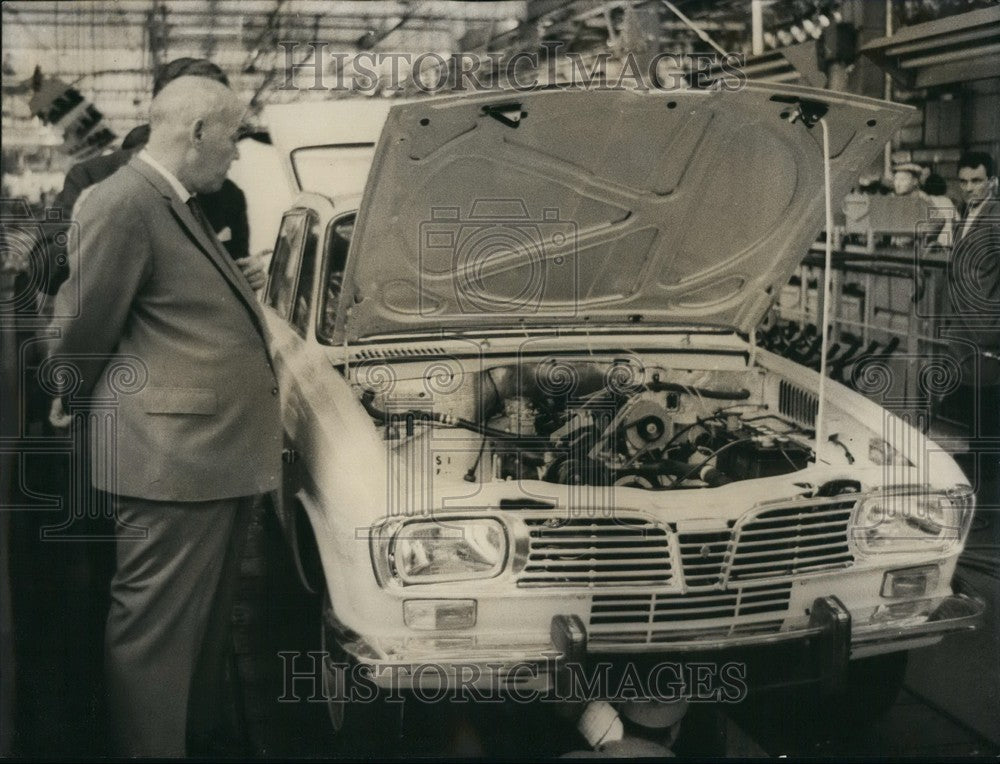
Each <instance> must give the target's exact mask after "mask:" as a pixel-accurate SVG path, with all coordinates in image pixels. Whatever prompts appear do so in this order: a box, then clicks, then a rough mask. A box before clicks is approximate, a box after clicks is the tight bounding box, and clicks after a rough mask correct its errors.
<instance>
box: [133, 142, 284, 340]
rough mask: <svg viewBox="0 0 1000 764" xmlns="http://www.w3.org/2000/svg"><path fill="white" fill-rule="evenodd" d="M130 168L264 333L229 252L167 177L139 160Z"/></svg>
mask: <svg viewBox="0 0 1000 764" xmlns="http://www.w3.org/2000/svg"><path fill="white" fill-rule="evenodd" d="M129 167H131V168H132V169H134V170H135V171H136V172H138V173H139V174H140V175H142V176H143V177H144V178H145V179H146V180H148V181H149V182H150V183H152V184H153V186H155V187H156V189H157V190H158V191H159V192H160V193H161V194H162V195H163V196H164V197H165V198H166V200H167V202H168V203H169V204H170V210H171V212H172V213H173V215H174V217H175V218H176V219H177V222H178V223H180V225H181V228H182V229H184V232H185V233H186V234H187V236H188V238H190V239H191V241H193V242H194V243H195V244H196V245H197V246H198V248H199V249H200V250H201V251H202V252H204V253H205V255H206V256H207V257H208V259H209V260H211V261H212V264H213V265H214V266H215V267H216V268H217V269H218V270H219V273H221V274H222V276H223V278H225V279H226V281H228V282H229V285H230V286H231V287H232V288H233V290H234V291H235V292H236V294H237V295H238V296H239V297H240V298H241V299H242V300H243V302H244V303H245V304H246V307H247V309H248V310H249V311H250V313H251V315H252V316H253V319H254V322H255V323H256V324H257V329H258V331H260V332H261V334H263V333H264V331H263V325H264V320H263V314H262V313H261V310H260V303H258V302H257V297H256V295H255V294H254V293H253V290H252V289H250V284H249V283H248V282H247V280H246V277H245V276H244V275H243V273H242V272H241V271H240V269H239V268H238V267H237V266H236V265H235V264H234V263H233V260H232V258H231V257H230V256H229V253H228V252H226V250H225V249H224V248H223V247H222V245H221V244H219V242H218V240H216V238H215V237H214V236H210V235H209V233H208V231H206V230H205V227H204V226H203V225H202V224H201V223H200V222H199V221H198V219H197V218H195V216H194V213H193V212H192V211H191V208H190V207H188V206H187V204H185V203H184V202H182V201H181V200H180V199H178V198H177V194H175V193H174V190H173V189H172V188H171V187H170V184H169V183H167V180H166V178H164V177H162V176H161V175H160V173H158V172H157V171H156V170H154V169H153V168H152V167H150V166H149V165H148V164H146V163H145V162H143V161H142V160H141V159H138V158H134V159H132V161H131V162H129Z"/></svg>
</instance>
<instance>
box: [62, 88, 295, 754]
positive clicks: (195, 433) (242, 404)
mask: <svg viewBox="0 0 1000 764" xmlns="http://www.w3.org/2000/svg"><path fill="white" fill-rule="evenodd" d="M242 114H243V107H242V105H241V104H240V103H239V102H238V99H237V98H236V96H235V95H234V94H233V92H232V91H230V90H229V89H228V88H227V87H226V86H225V85H223V84H221V83H219V82H215V81H213V80H210V79H206V78H204V77H189V76H182V77H180V78H177V79H175V80H174V81H172V82H170V83H169V84H168V85H166V86H165V87H164V88H163V90H162V91H161V92H160V93H159V94H158V95H157V97H156V98H155V99H154V100H153V105H152V108H151V110H150V138H149V143H148V144H147V146H146V148H145V150H143V151H141V152H139V153H138V154H137V155H136V156H134V157H132V158H131V159H130V160H129V162H128V164H127V165H126V166H124V167H123V168H121V169H120V170H119V171H117V172H115V173H114V174H113V175H111V176H110V177H109V178H107V179H106V180H104V181H102V182H101V183H99V184H98V185H96V186H95V187H94V189H93V191H92V192H91V193H90V194H88V195H87V196H86V198H84V199H83V200H81V202H80V203H79V205H78V216H77V223H78V225H77V226H76V227H75V229H74V230H76V231H79V237H80V240H79V253H80V265H79V267H78V268H74V269H72V270H71V273H70V276H69V279H68V280H67V282H66V283H65V284H64V286H63V287H62V289H61V290H60V291H59V294H58V296H57V301H56V302H57V305H56V307H57V312H56V315H57V316H59V315H63V316H66V315H73V314H74V312H75V313H76V316H75V318H72V319H70V320H68V321H65V322H57V323H56V324H55V327H56V328H57V329H58V331H59V334H58V339H57V340H56V341H55V346H54V348H53V352H52V355H53V360H57V359H58V358H60V357H61V358H63V359H66V360H67V361H71V362H72V363H73V364H74V367H75V370H76V380H75V381H76V385H75V388H76V389H75V390H73V391H72V394H73V396H74V398H75V399H77V400H80V401H81V402H82V401H86V400H88V399H89V400H90V401H92V402H107V401H113V402H114V416H113V417H109V418H106V419H103V420H102V426H101V427H95V428H93V437H92V438H91V449H92V464H93V480H94V485H95V487H97V488H98V489H99V490H102V491H105V492H107V493H108V494H109V495H111V496H112V499H113V502H114V504H115V507H116V519H117V521H118V522H119V528H118V531H119V538H118V542H117V568H116V571H115V575H114V579H113V581H112V585H111V594H112V604H111V612H110V614H109V617H108V623H107V631H106V636H105V661H106V677H107V692H108V700H109V714H110V717H111V726H112V734H113V737H114V739H115V742H116V748H115V753H117V754H120V755H131V756H135V755H140V756H183V755H185V754H186V753H188V752H189V751H190V749H189V747H188V740H189V733H190V732H191V731H192V730H191V727H192V726H193V724H194V723H195V722H197V723H199V731H201V732H205V733H207V734H211V731H212V729H211V727H212V725H211V717H212V715H213V714H215V715H217V714H219V712H220V711H219V705H220V704H219V701H218V698H217V697H213V693H214V692H216V691H217V690H218V688H219V687H220V686H221V683H220V680H219V672H220V671H221V665H220V660H219V651H220V642H221V640H220V639H219V635H220V634H226V633H227V630H226V622H227V621H228V619H229V614H230V607H229V601H230V599H231V596H232V590H233V587H234V583H235V577H236V575H237V573H238V561H239V551H240V545H241V542H242V538H243V536H244V535H245V530H246V522H247V519H248V518H249V512H250V507H251V506H252V503H253V500H254V497H255V496H257V495H259V494H262V493H265V492H269V491H272V490H274V489H276V488H277V487H278V484H279V478H280V455H281V426H280V421H279V399H278V388H277V382H276V378H275V375H274V371H273V368H272V366H271V359H270V356H269V353H268V350H267V344H266V338H265V331H266V330H265V327H264V322H263V319H262V316H261V312H260V308H259V306H258V303H257V301H256V299H255V297H254V294H253V291H252V289H251V288H250V285H249V283H248V282H247V279H246V278H245V276H244V275H243V274H242V273H241V272H240V270H239V269H238V268H237V267H236V266H235V265H234V263H233V261H232V259H231V258H230V257H229V256H228V253H227V252H226V251H225V249H224V248H223V247H222V245H221V244H220V242H219V241H218V239H217V238H216V236H215V234H214V233H213V231H212V229H211V226H210V225H209V223H208V221H207V220H206V219H205V216H204V214H203V212H202V211H201V209H200V207H199V206H198V203H197V201H196V200H195V199H194V198H193V196H192V195H193V194H196V193H204V192H213V191H216V190H218V189H219V188H220V187H221V185H222V183H223V181H224V180H225V177H226V172H227V171H228V169H229V165H230V163H231V162H232V161H233V159H234V158H235V157H236V156H237V149H236V140H237V138H238V129H239V124H240V120H241V118H242ZM122 370H125V382H124V383H123V377H122V376H120V375H121V373H122ZM130 374H131V375H132V376H131V377H129V375H130ZM129 385H130V386H129ZM67 392H69V391H67ZM60 407H61V404H59V403H56V404H55V405H54V407H53V409H54V418H55V419H56V420H58V419H59V417H60V411H59V409H60ZM136 535H139V536H141V537H142V538H139V539H136V538H135V536H136ZM206 635H210V636H211V638H210V639H208V640H206Z"/></svg>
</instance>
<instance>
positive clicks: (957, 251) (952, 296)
mask: <svg viewBox="0 0 1000 764" xmlns="http://www.w3.org/2000/svg"><path fill="white" fill-rule="evenodd" d="M958 179H959V184H960V186H961V189H962V196H963V201H964V204H963V205H962V215H961V218H960V219H959V220H958V221H957V222H956V223H955V227H954V230H953V232H952V235H953V245H952V254H951V259H950V261H949V263H948V273H947V284H946V289H945V295H944V328H943V329H942V337H943V338H944V339H946V340H948V341H949V342H948V352H949V354H950V355H951V357H952V358H953V359H954V361H955V362H956V363H957V364H958V366H959V368H960V370H961V374H962V381H961V384H960V386H959V388H958V390H957V391H956V393H955V395H954V397H953V400H954V401H955V402H957V403H958V404H959V405H962V406H964V407H965V408H966V410H965V411H964V412H963V413H964V415H965V416H964V418H965V419H966V421H968V422H969V423H970V424H971V427H972V431H971V440H972V443H971V450H972V451H973V452H974V453H976V454H977V455H978V457H979V464H978V465H977V467H978V470H977V472H978V474H977V477H978V478H979V483H980V491H979V503H980V505H992V506H994V507H1000V463H998V457H997V454H996V446H995V445H993V444H991V443H989V441H991V440H992V441H995V440H996V439H1000V200H998V199H997V178H996V166H995V164H994V161H993V157H991V156H990V155H989V154H986V153H982V152H970V153H967V154H964V155H963V156H962V157H961V158H960V159H959V162H958Z"/></svg>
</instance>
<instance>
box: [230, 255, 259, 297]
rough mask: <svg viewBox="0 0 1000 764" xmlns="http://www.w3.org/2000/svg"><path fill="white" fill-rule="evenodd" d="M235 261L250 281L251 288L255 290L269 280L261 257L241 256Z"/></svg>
mask: <svg viewBox="0 0 1000 764" xmlns="http://www.w3.org/2000/svg"><path fill="white" fill-rule="evenodd" d="M234 262H235V263H236V265H238V266H239V268H240V270H241V271H243V275H244V276H246V279H247V281H249V282H250V288H251V289H253V290H254V291H255V292H256V291H257V290H258V289H260V288H261V287H262V286H264V284H265V283H266V282H267V272H266V271H265V270H264V264H263V263H262V262H261V259H260V258H259V257H241V258H240V259H239V260H235V261H234Z"/></svg>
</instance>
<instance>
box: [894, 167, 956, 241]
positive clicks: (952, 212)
mask: <svg viewBox="0 0 1000 764" xmlns="http://www.w3.org/2000/svg"><path fill="white" fill-rule="evenodd" d="M928 175H930V172H929V170H928V169H927V168H926V167H924V166H922V165H919V164H917V163H916V162H903V163H901V164H897V165H896V167H895V168H894V170H893V174H892V189H893V193H894V194H895V195H896V196H899V197H914V198H919V199H920V200H922V201H923V202H924V203H925V204H926V205H927V208H928V210H927V221H919V220H915V221H914V226H916V224H917V223H921V222H929V221H935V222H937V223H939V224H940V226H941V227H940V229H936V228H935V230H936V231H937V235H936V236H932V237H931V239H932V241H936V243H937V244H940V245H942V246H947V245H949V244H950V243H951V226H952V221H953V220H955V218H956V217H957V216H958V211H957V210H956V209H955V204H954V203H953V202H952V201H951V199H949V198H948V197H947V196H930V195H929V194H926V193H924V192H923V191H922V190H921V188H920V184H921V182H922V181H923V180H924V178H925V177H926V176H928ZM897 243H904V244H906V245H909V244H911V243H912V241H911V240H908V239H907V240H905V241H903V242H897Z"/></svg>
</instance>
